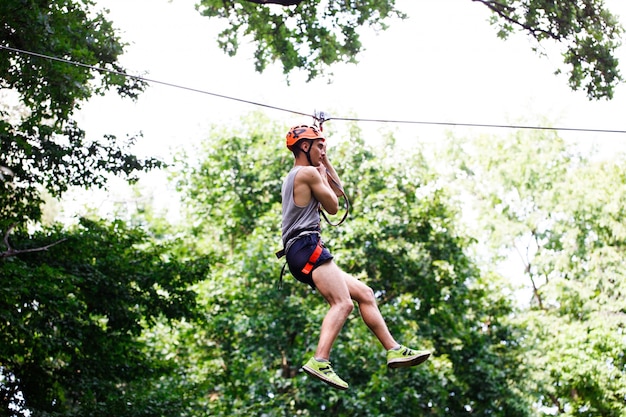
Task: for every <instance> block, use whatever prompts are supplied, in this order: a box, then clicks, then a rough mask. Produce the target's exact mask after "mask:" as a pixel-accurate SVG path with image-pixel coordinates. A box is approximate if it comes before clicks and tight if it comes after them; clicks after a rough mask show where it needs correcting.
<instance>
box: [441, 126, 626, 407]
mask: <svg viewBox="0 0 626 417" xmlns="http://www.w3.org/2000/svg"><path fill="white" fill-rule="evenodd" d="M457 143H462V142H461V141H460V140H458V139H457ZM458 146H459V150H460V152H458V153H454V154H453V160H454V161H456V162H457V167H458V168H459V170H458V171H457V174H458V176H459V178H462V179H464V184H469V187H468V190H469V191H470V192H469V194H468V196H474V197H475V198H476V200H475V201H476V202H477V204H478V206H477V207H478V209H477V212H479V213H482V216H480V221H479V222H478V223H477V226H478V227H477V230H482V231H484V232H485V233H484V235H482V236H481V235H479V232H478V231H477V232H476V233H477V236H481V237H480V239H481V240H482V241H484V242H491V244H492V245H493V252H492V253H493V254H494V255H495V256H494V258H493V259H492V262H493V263H495V262H497V261H498V259H499V257H500V256H502V255H506V254H510V253H511V252H512V253H513V254H518V255H519V256H520V259H521V260H522V261H523V271H520V272H522V274H523V275H522V276H523V277H524V278H526V279H527V280H528V281H527V286H526V287H527V288H528V289H529V291H526V292H525V293H529V294H531V300H530V303H529V305H528V307H527V310H526V311H522V312H521V313H520V314H519V315H518V316H517V319H516V321H517V322H518V323H519V324H520V325H521V326H523V327H524V328H526V329H527V330H526V332H525V336H524V337H523V339H520V340H519V342H520V343H522V344H523V345H524V350H525V351H526V353H525V358H526V359H525V362H526V363H527V366H528V369H529V370H530V372H531V373H532V377H531V378H530V379H529V380H527V381H525V388H526V390H527V392H529V393H530V395H531V396H532V398H530V400H529V401H530V402H531V403H533V404H537V405H538V409H537V413H540V415H547V414H550V415H554V414H558V415H564V416H591V415H594V416H595V415H602V416H622V415H624V413H625V411H626V406H625V404H624V396H623V394H624V393H625V392H626V374H625V372H624V370H625V369H626V367H625V365H626V359H625V357H624V353H623V352H624V350H625V349H626V344H625V342H624V338H623V337H622V334H623V331H624V328H625V326H626V317H625V315H624V312H625V311H626V304H625V302H624V297H623V294H624V292H625V291H626V275H625V274H624V272H623V267H622V263H623V259H624V256H625V255H626V253H625V248H626V232H625V229H624V225H623V222H622V220H621V219H623V216H624V214H625V213H624V207H625V206H624V204H625V202H626V178H625V177H624V168H623V167H624V156H623V155H621V156H617V157H615V158H614V159H608V160H607V159H602V158H599V157H598V156H597V155H594V154H591V155H587V156H582V155H581V154H579V153H578V152H575V151H574V150H572V149H570V148H569V147H568V146H567V145H566V143H565V142H564V141H563V140H562V139H561V138H560V137H558V135H557V134H556V133H545V132H543V133H537V132H535V133H528V132H518V133H516V134H514V135H511V136H510V137H506V138H504V137H503V138H496V137H491V136H485V137H481V138H478V139H477V140H475V141H468V142H465V143H462V144H460V145H458Z"/></svg>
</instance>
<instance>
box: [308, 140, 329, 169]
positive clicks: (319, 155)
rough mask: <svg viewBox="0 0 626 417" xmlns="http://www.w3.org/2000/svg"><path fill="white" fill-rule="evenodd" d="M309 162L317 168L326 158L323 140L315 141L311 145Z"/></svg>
mask: <svg viewBox="0 0 626 417" xmlns="http://www.w3.org/2000/svg"><path fill="white" fill-rule="evenodd" d="M310 155H311V162H312V163H313V165H314V166H316V167H317V166H319V165H320V164H321V162H322V159H323V158H324V156H326V141H325V140H324V139H315V140H314V141H313V143H312V144H311V150H310Z"/></svg>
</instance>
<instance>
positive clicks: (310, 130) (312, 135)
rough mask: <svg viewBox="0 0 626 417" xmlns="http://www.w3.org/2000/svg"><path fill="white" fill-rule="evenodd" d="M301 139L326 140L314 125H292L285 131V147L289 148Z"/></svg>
mask: <svg viewBox="0 0 626 417" xmlns="http://www.w3.org/2000/svg"><path fill="white" fill-rule="evenodd" d="M302 139H323V140H326V139H325V138H324V134H323V133H322V131H321V130H320V129H319V128H317V127H316V126H307V125H300V126H294V127H292V128H291V129H289V132H287V148H289V149H290V150H291V149H292V148H293V145H295V144H296V143H298V141H300V140H302Z"/></svg>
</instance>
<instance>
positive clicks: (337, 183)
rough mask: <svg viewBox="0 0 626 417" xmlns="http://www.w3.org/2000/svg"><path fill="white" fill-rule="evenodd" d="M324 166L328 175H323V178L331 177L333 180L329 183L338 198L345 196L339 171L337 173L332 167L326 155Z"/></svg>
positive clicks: (323, 159) (323, 160)
mask: <svg viewBox="0 0 626 417" xmlns="http://www.w3.org/2000/svg"><path fill="white" fill-rule="evenodd" d="M322 165H323V166H325V167H326V173H325V175H322V176H323V177H326V176H329V177H330V178H331V180H330V181H327V182H328V184H329V185H330V187H331V188H332V190H333V192H334V193H335V195H336V196H337V197H341V196H343V194H344V193H343V184H342V183H341V180H340V179H339V175H337V171H335V168H334V167H333V166H332V164H331V163H330V161H329V160H328V155H324V157H323V158H322ZM331 214H334V213H331Z"/></svg>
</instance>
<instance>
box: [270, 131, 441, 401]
mask: <svg viewBox="0 0 626 417" xmlns="http://www.w3.org/2000/svg"><path fill="white" fill-rule="evenodd" d="M287 148H289V149H290V150H291V151H292V152H293V155H294V160H295V163H294V167H293V169H292V170H291V171H290V172H289V174H288V175H287V177H286V178H285V181H284V183H283V187H282V200H283V203H282V204H283V208H282V216H283V220H282V240H283V245H284V253H285V254H286V255H287V264H288V266H289V270H290V271H291V273H292V274H293V275H294V276H295V278H296V279H297V280H299V281H301V282H304V283H306V284H308V285H310V286H311V287H313V288H315V289H317V291H319V293H320V294H322V296H323V297H324V298H325V299H326V301H327V302H328V304H330V309H329V310H328V312H327V313H326V317H324V320H323V322H322V328H321V331H320V337H319V341H318V345H317V349H316V351H315V354H314V356H313V357H312V358H310V359H309V361H308V362H307V363H306V364H305V365H304V366H303V367H302V369H304V371H305V372H307V373H308V374H309V375H311V376H313V377H315V378H318V379H320V380H322V381H324V382H325V383H327V384H329V385H331V386H333V387H335V388H338V389H342V390H345V389H348V384H347V383H346V382H345V381H343V380H342V379H341V378H340V377H339V376H338V375H337V374H336V373H335V371H334V370H333V368H332V366H331V363H330V361H329V359H330V351H331V347H332V345H333V343H334V341H335V339H336V338H337V335H338V334H339V332H340V330H341V328H342V327H343V325H344V323H345V321H346V319H347V318H348V315H349V314H350V313H351V312H352V310H353V309H354V303H353V301H356V302H357V304H358V308H359V311H360V313H361V317H362V318H363V321H364V322H365V324H366V325H367V326H368V327H369V328H370V329H371V330H372V332H373V333H374V335H376V337H377V338H378V340H379V341H380V343H381V344H382V345H383V347H384V348H385V349H386V350H387V366H389V367H390V368H398V367H407V366H414V365H418V364H420V363H422V362H424V361H425V360H426V359H428V357H429V356H430V352H427V351H416V350H413V349H409V348H407V347H405V346H402V345H400V344H398V343H397V342H396V341H395V339H394V338H393V336H392V335H391V333H390V332H389V329H388V328H387V324H386V323H385V320H384V319H383V317H382V315H381V313H380V310H379V309H378V305H377V303H376V298H375V296H374V292H373V291H372V289H371V288H370V287H368V286H367V285H365V284H364V283H362V282H361V281H359V280H357V279H356V278H354V277H352V276H351V275H349V274H347V273H345V272H343V271H342V270H341V269H339V267H338V266H337V265H336V264H335V263H334V261H333V256H332V255H331V254H330V252H329V251H328V249H326V248H325V247H324V246H323V245H322V242H321V238H320V230H321V229H320V212H319V211H320V209H323V210H325V211H326V212H328V213H330V214H336V213H337V211H338V197H339V196H341V195H343V190H342V185H341V180H340V179H339V176H338V175H337V172H336V171H335V169H334V168H333V166H332V165H331V163H330V161H329V160H328V155H327V154H326V140H325V138H324V136H323V134H322V132H321V131H320V130H319V129H318V128H317V127H315V126H306V125H302V126H295V127H293V128H291V129H290V130H289V132H288V133H287Z"/></svg>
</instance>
